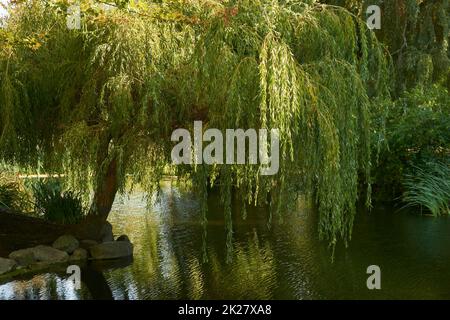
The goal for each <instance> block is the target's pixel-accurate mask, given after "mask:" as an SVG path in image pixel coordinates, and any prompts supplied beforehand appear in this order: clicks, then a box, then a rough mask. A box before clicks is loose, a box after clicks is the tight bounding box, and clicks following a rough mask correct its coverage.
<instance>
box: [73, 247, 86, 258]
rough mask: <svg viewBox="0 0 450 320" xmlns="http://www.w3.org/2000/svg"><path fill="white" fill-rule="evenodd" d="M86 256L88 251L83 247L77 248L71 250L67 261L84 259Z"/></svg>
mask: <svg viewBox="0 0 450 320" xmlns="http://www.w3.org/2000/svg"><path fill="white" fill-rule="evenodd" d="M87 258H88V252H87V250H85V249H83V248H77V249H75V251H74V252H73V254H72V255H71V256H70V258H69V261H81V260H86V259H87Z"/></svg>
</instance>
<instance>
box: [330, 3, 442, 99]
mask: <svg viewBox="0 0 450 320" xmlns="http://www.w3.org/2000/svg"><path fill="white" fill-rule="evenodd" d="M321 2H326V3H329V4H335V5H341V6H343V7H346V8H347V9H349V10H351V11H352V12H354V13H355V14H357V15H358V16H360V17H365V16H366V9H367V7H368V6H369V5H378V6H380V8H381V11H382V16H381V21H382V22H381V29H380V30H377V31H376V33H377V36H378V39H379V40H380V41H381V42H383V43H384V44H386V46H387V47H388V49H389V51H390V53H391V54H392V58H393V61H394V64H395V75H396V77H395V78H396V93H397V94H401V93H402V92H403V91H405V90H408V89H411V88H414V87H416V86H424V85H425V86H426V85H427V84H430V83H438V84H441V85H443V86H444V87H445V86H446V87H447V88H449V89H450V51H449V43H450V1H448V0H364V1H356V0H324V1H321ZM394 30H395V31H394Z"/></svg>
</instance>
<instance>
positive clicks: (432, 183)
mask: <svg viewBox="0 0 450 320" xmlns="http://www.w3.org/2000/svg"><path fill="white" fill-rule="evenodd" d="M403 185H404V188H405V190H406V191H405V192H404V194H403V197H402V199H403V201H404V202H406V203H407V205H406V207H411V206H419V207H424V208H426V209H428V210H429V211H430V212H431V213H432V214H433V215H434V216H439V215H448V214H450V161H447V162H446V163H442V162H434V161H433V162H427V163H425V164H424V165H422V166H420V167H415V168H414V172H413V173H410V174H407V175H406V176H405V179H404V182H403Z"/></svg>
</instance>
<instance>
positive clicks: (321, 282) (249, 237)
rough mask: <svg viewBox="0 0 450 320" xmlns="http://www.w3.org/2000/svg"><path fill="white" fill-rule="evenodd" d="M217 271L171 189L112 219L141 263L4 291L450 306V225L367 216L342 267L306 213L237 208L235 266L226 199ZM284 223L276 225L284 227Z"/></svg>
mask: <svg viewBox="0 0 450 320" xmlns="http://www.w3.org/2000/svg"><path fill="white" fill-rule="evenodd" d="M208 207H209V225H208V230H207V234H208V240H207V255H208V263H207V264H204V263H203V256H202V250H201V248H202V228H201V226H200V210H199V204H198V202H197V201H196V199H195V196H194V195H192V194H190V193H186V192H184V191H182V190H179V189H177V188H172V187H166V188H164V189H163V191H162V195H161V200H160V201H159V202H157V203H154V205H153V206H152V207H151V210H149V211H147V210H146V199H143V198H142V195H140V194H133V195H131V196H130V197H125V198H119V199H118V200H117V201H116V203H115V206H114V209H113V213H112V214H111V216H110V222H111V223H112V224H113V226H114V233H115V234H116V235H120V234H127V235H128V236H129V237H130V239H131V241H132V242H133V243H134V245H135V255H134V260H119V261H113V262H102V263H100V262H97V263H95V264H93V263H90V264H88V265H86V266H82V281H83V284H82V288H81V290H75V289H74V288H73V284H72V283H70V282H69V281H67V275H65V270H54V271H52V272H51V273H50V272H49V273H45V274H40V275H35V276H29V277H28V278H26V277H25V278H23V279H16V280H15V281H12V282H9V283H6V284H3V285H0V299H378V298H397V299H401V298H405V299H409V298H413V299H417V298H418V299H421V298H435V299H440V298H441V299H442V298H444V299H448V298H450V272H449V271H450V250H447V248H448V243H449V241H448V240H450V232H449V231H450V220H449V219H433V218H427V217H423V216H417V215H411V214H405V213H401V214H399V213H395V212H393V211H392V210H391V209H385V208H379V209H378V210H376V211H374V212H372V213H371V214H367V213H364V212H360V214H359V215H358V218H357V221H356V224H355V228H354V234H353V240H352V242H351V245H350V247H349V248H347V249H345V248H343V247H342V246H340V247H338V248H337V251H336V258H335V262H334V263H333V264H332V263H331V259H330V251H329V250H328V249H327V246H326V244H324V243H321V242H319V241H318V239H317V230H316V224H315V223H314V216H313V215H312V214H311V213H310V212H309V211H308V210H306V209H304V208H300V207H299V209H298V210H297V212H293V213H290V214H288V215H287V216H286V217H285V218H284V223H283V224H281V223H276V222H275V223H273V225H272V227H271V228H270V229H269V228H268V226H267V220H268V217H267V211H266V210H263V209H262V208H253V209H250V210H249V212H248V216H247V219H246V220H243V219H242V218H241V217H240V214H239V207H238V206H236V208H235V211H236V212H235V221H234V227H235V229H234V235H233V236H234V241H233V260H232V262H231V263H226V259H227V256H226V255H227V253H226V243H225V242H226V233H225V228H224V219H223V211H222V208H221V207H220V205H219V197H218V195H214V194H213V195H212V196H211V198H210V199H209V204H208ZM276 220H277V219H274V221H276ZM371 264H377V265H379V266H380V267H381V270H382V290H380V291H369V290H368V289H367V288H366V279H367V274H366V268H367V266H369V265H371Z"/></svg>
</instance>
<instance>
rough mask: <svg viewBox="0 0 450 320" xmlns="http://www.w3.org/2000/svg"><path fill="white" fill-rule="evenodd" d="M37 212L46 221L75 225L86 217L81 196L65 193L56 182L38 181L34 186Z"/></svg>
mask: <svg viewBox="0 0 450 320" xmlns="http://www.w3.org/2000/svg"><path fill="white" fill-rule="evenodd" d="M32 189H33V195H34V207H35V212H36V214H38V215H39V216H41V217H43V218H44V219H45V220H48V221H52V222H57V223H62V224H74V223H77V222H80V221H81V219H82V218H83V217H84V214H85V209H84V207H83V201H82V197H81V195H80V194H77V193H75V192H73V191H63V190H62V188H61V184H60V182H58V181H56V180H47V181H37V182H35V183H33V185H32Z"/></svg>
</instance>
